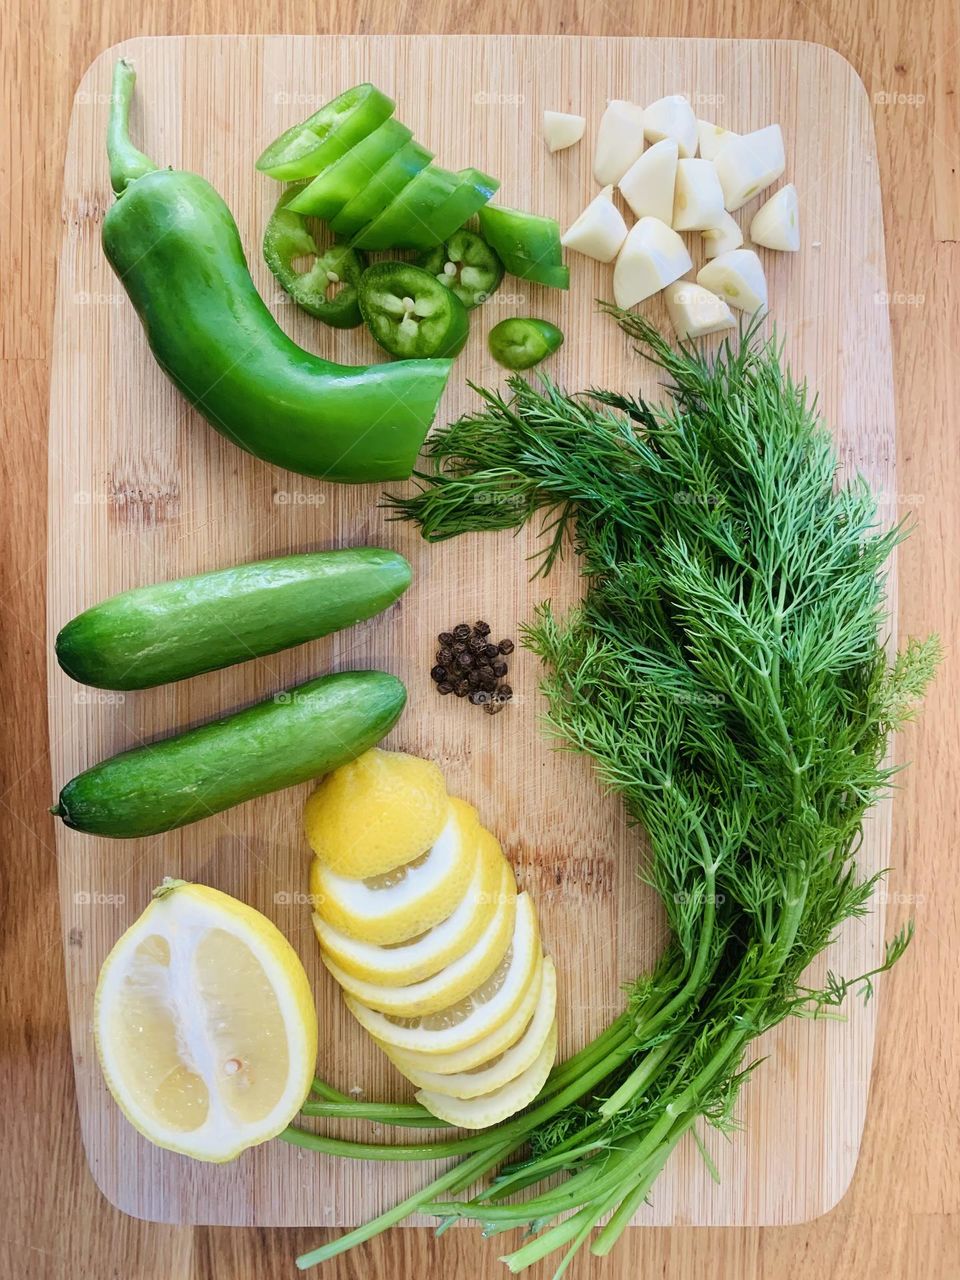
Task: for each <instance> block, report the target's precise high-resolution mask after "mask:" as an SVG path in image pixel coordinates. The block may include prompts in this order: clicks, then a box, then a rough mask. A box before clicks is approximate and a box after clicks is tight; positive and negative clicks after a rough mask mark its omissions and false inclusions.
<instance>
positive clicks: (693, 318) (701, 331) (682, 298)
mask: <svg viewBox="0 0 960 1280" xmlns="http://www.w3.org/2000/svg"><path fill="white" fill-rule="evenodd" d="M663 300H664V302H665V303H666V304H667V314H668V315H669V317H670V323H671V324H672V325H673V327H674V329H675V330H676V334H677V337H678V338H680V339H681V341H682V340H684V339H685V338H703V337H705V336H706V334H708V333H720V332H721V330H723V329H732V328H733V327H734V325H735V324H736V321H735V320H734V318H733V312H732V311H731V310H730V308H729V307H728V306H727V304H726V303H725V302H724V300H723V299H722V298H718V297H717V295H716V294H715V293H711V292H710V290H709V289H704V287H703V285H699V284H694V283H693V281H692V280H677V281H675V282H674V283H673V284H668V285H667V287H666V289H664V291H663Z"/></svg>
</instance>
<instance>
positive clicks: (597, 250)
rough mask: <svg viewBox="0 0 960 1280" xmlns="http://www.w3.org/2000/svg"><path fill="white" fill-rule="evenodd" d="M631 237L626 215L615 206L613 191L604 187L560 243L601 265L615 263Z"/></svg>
mask: <svg viewBox="0 0 960 1280" xmlns="http://www.w3.org/2000/svg"><path fill="white" fill-rule="evenodd" d="M626 236H627V224H626V223H625V222H624V220H623V214H622V213H621V212H620V210H619V209H618V208H617V206H616V205H615V204H614V203H613V187H612V186H610V187H604V188H603V190H602V191H601V192H600V194H599V195H598V196H597V197H596V198H595V199H593V200H591V201H590V203H589V204H588V205H587V207H586V208H585V209H584V211H583V213H581V214H580V216H579V218H577V219H576V221H575V222H573V223H572V224H571V226H570V229H569V230H568V231H565V232H564V234H563V235H562V236H561V237H560V243H561V244H562V245H563V246H564V247H565V248H567V249H573V250H574V252H575V253H583V254H585V255H586V256H587V257H588V258H595V259H596V261H597V262H612V261H613V260H614V258H615V257H616V256H617V253H618V252H619V250H620V246H621V245H622V244H623V242H624V240H625V239H626Z"/></svg>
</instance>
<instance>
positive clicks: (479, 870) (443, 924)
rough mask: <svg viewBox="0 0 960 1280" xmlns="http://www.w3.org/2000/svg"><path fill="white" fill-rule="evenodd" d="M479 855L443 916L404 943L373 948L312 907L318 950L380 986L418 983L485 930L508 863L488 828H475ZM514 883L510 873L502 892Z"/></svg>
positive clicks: (510, 891) (511, 890)
mask: <svg viewBox="0 0 960 1280" xmlns="http://www.w3.org/2000/svg"><path fill="white" fill-rule="evenodd" d="M478 851H479V857H478V859H477V865H476V867H475V868H474V873H473V879H472V880H471V881H470V883H469V885H468V886H467V891H466V893H465V894H464V895H463V897H462V898H461V899H460V901H459V902H458V903H457V905H456V907H455V908H454V910H453V912H452V913H451V914H450V915H449V916H447V918H446V920H441V921H440V923H439V924H438V925H434V927H433V928H432V929H428V930H427V932H426V933H421V934H420V935H418V936H417V937H415V938H411V939H410V941H409V942H402V943H398V944H397V945H396V946H392V947H378V946H377V945H376V943H373V942H361V941H360V940H359V939H358V938H350V937H348V936H347V935H346V934H345V933H341V932H340V930H339V929H335V928H334V927H333V925H331V924H328V923H327V921H326V920H324V919H323V918H322V916H320V915H319V914H318V913H317V912H316V911H315V912H314V913H313V927H314V930H315V932H316V935H317V940H318V941H319V943H320V947H321V949H322V950H323V951H324V953H325V954H326V955H327V956H329V957H330V959H331V960H333V962H334V963H335V964H336V965H338V966H339V968H340V969H341V970H342V971H343V972H344V973H348V974H350V975H351V977H354V978H359V979H360V980H361V981H363V982H376V983H379V984H380V985H381V986H384V987H404V986H409V985H410V984H411V983H413V982H422V981H423V979H424V978H430V977H432V976H433V974H435V973H439V972H440V970H441V969H443V968H444V967H445V966H446V965H448V964H450V963H451V962H452V961H454V960H456V959H458V958H459V957H460V956H462V955H464V954H465V953H466V952H467V951H469V950H470V948H471V947H472V946H473V944H474V943H475V942H476V941H477V939H478V938H479V937H480V935H481V934H482V933H483V931H484V929H486V927H487V925H488V924H489V923H490V921H491V920H492V918H493V913H494V912H495V911H496V909H497V907H498V905H499V901H500V894H501V892H502V890H501V888H500V877H501V873H502V870H503V868H504V867H505V866H506V867H509V863H507V862H506V860H505V859H504V857H503V855H502V852H501V850H500V845H499V843H498V842H497V840H496V839H495V838H494V837H493V836H491V835H490V832H489V831H482V832H481V833H480V842H479V850H478ZM516 892H517V882H516V880H515V879H514V878H513V873H512V871H511V873H510V879H509V883H508V885H507V893H508V894H509V895H510V896H515V895H516Z"/></svg>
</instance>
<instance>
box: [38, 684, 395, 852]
mask: <svg viewBox="0 0 960 1280" xmlns="http://www.w3.org/2000/svg"><path fill="white" fill-rule="evenodd" d="M406 700H407V691H406V689H405V687H404V685H403V683H402V682H401V681H400V680H398V679H397V678H396V676H392V675H387V674H386V673H385V672H383V671H346V672H340V673H337V674H336V675H329V676H321V677H320V678H319V679H318V680H311V681H308V682H307V683H306V684H301V685H297V686H296V687H295V688H293V689H289V690H287V691H286V692H284V693H280V694H276V695H275V696H274V697H273V698H270V699H267V700H266V701H265V702H259V703H257V704H256V705H255V706H252V707H248V708H247V709H246V710H244V711H239V712H237V713H236V714H235V715H232V716H228V717H227V718H226V719H223V720H216V721H212V722H210V723H208V724H204V725H200V726H199V727H198V728H196V729H189V730H188V731H187V732H186V733H181V734H177V735H176V736H175V737H172V738H165V739H162V740H161V741H159V742H154V743H150V744H149V745H147V746H145V747H136V748H135V749H134V750H132V751H124V752H122V753H121V754H120V755H116V756H111V757H110V758H109V759H107V760H103V761H101V762H100V764H97V765H94V766H93V768H92V769H87V770H86V771H85V772H84V773H81V774H78V775H77V776H76V777H75V778H73V779H71V781H70V782H68V783H67V785H66V786H65V787H64V788H63V790H62V791H61V792H60V800H59V804H57V805H56V806H55V807H54V809H53V810H52V812H53V813H54V814H56V815H57V816H58V817H60V818H61V819H62V820H63V822H64V823H65V824H66V825H67V826H68V827H72V828H73V829H74V830H75V831H84V832H87V833H89V834H91V835H100V836H114V837H117V838H119V839H132V838H135V837H138V836H151V835H157V834H159V833H160V832H162V831H173V830H174V829H175V828H177V827H182V826H185V825H186V824H187V823H190V822H197V821H198V820H199V819H201V818H206V817H209V816H210V815H211V814H214V813H220V812H222V811H223V810H224V809H229V808H231V807H232V806H233V805H236V804H241V803H243V801H245V800H252V799H254V798H255V797H256V796H262V795H266V794H267V793H268V792H270V791H279V790H281V789H282V788H284V787H292V786H296V785H297V783H300V782H307V781H309V780H310V779H311V778H318V777H321V776H322V775H323V774H325V773H329V772H330V771H331V770H332V769H336V768H338V767H339V766H340V765H342V764H347V763H348V762H349V761H350V760H354V759H356V757H357V756H359V755H362V754H363V752H364V751H367V750H369V748H370V747H373V746H376V744H377V743H378V742H379V741H380V740H381V738H383V737H384V736H385V735H386V734H387V733H389V731H390V729H392V728H393V726H394V725H395V724H396V722H397V720H398V719H399V717H400V713H401V712H402V710H403V708H404V704H405V703H406Z"/></svg>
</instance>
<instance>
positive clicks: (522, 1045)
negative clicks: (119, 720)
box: [304, 749, 557, 1129]
mask: <svg viewBox="0 0 960 1280" xmlns="http://www.w3.org/2000/svg"><path fill="white" fill-rule="evenodd" d="M304 825H305V828H306V833H307V838H308V839H309V841H310V844H311V847H312V848H313V851H314V855H315V856H314V860H313V866H312V869H311V873H310V892H311V897H312V901H313V903H314V907H315V911H314V916H313V922H314V928H315V929H316V932H317V938H318V939H319V942H320V948H321V952H322V956H323V962H324V964H325V965H326V966H327V968H328V969H329V970H330V972H331V973H332V974H333V976H334V978H336V980H337V982H338V983H339V984H340V986H341V987H342V988H343V992H344V998H345V1000H346V1002H347V1005H348V1006H349V1008H350V1011H351V1013H352V1014H353V1015H354V1017H355V1018H356V1019H357V1021H358V1022H359V1023H360V1024H361V1025H362V1026H363V1027H365V1028H366V1030H367V1031H369V1032H370V1034H371V1035H372V1036H373V1037H374V1038H375V1039H376V1041H377V1043H378V1044H379V1045H380V1047H381V1048H382V1049H383V1050H384V1052H385V1053H386V1054H387V1055H388V1057H389V1058H390V1059H391V1061H392V1062H393V1063H394V1064H395V1065H396V1066H397V1068H398V1069H399V1070H400V1071H401V1072H402V1073H403V1074H404V1075H405V1076H406V1077H407V1079H408V1080H411V1081H412V1082H413V1083H414V1084H415V1085H417V1086H418V1089H419V1092H418V1093H417V1099H418V1101H419V1102H420V1103H421V1104H422V1105H423V1106H424V1107H426V1108H427V1110H428V1111H430V1112H431V1113H432V1114H433V1115H435V1116H437V1117H438V1119H441V1120H444V1121H446V1122H447V1123H449V1124H455V1125H459V1126H461V1127H463V1128H465V1129H483V1128H486V1127H487V1126H488V1125H492V1124H497V1123H498V1122H499V1121H501V1120H503V1119H505V1118H506V1117H507V1116H510V1115H513V1114H514V1112H516V1111H519V1110H521V1109H522V1108H523V1107H525V1106H527V1105H528V1104H529V1103H530V1102H532V1101H533V1099H534V1098H535V1097H536V1095H537V1094H538V1093H539V1092H540V1089H541V1088H542V1086H543V1084H544V1081H545V1080H546V1078H547V1076H548V1074H549V1072H550V1068H551V1067H552V1066H553V1062H554V1058H555V1056H556V1050H557V1027H556V1018H555V1014H556V1002H557V983H556V974H555V972H554V967H553V963H552V961H551V960H550V959H549V957H547V956H544V955H543V952H542V950H541V947H540V928H539V924H538V921H537V913H536V908H535V907H534V905H533V902H532V901H531V899H530V896H529V894H527V893H518V892H517V885H516V881H515V879H514V876H513V871H512V870H511V867H510V864H509V863H508V862H507V860H506V858H505V857H504V855H503V850H502V849H501V847H500V844H499V842H498V841H497V839H496V837H495V836H493V835H492V834H491V833H490V832H489V831H486V830H484V828H483V827H481V825H480V821H479V818H478V816H477V812H476V810H475V809H474V808H473V807H472V806H471V805H469V804H466V803H465V802H464V801H463V800H457V799H455V798H454V797H452V796H449V795H448V794H447V788H446V784H445V782H444V779H443V774H442V773H441V772H440V770H439V769H438V768H437V766H436V765H435V764H432V763H430V762H429V761H427V760H421V759H419V758H418V757H416V756H410V755H404V754H401V753H398V752H387V751H380V750H378V749H374V750H372V751H368V752H367V753H366V754H365V755H363V756H360V757H359V759H357V760H354V761H353V762H352V763H351V764H348V765H344V766H343V768H341V769H338V770H336V771H335V772H334V773H332V774H330V775H328V776H327V777H326V778H325V779H324V780H323V782H321V783H320V785H319V787H318V788H317V789H316V791H314V793H313V795H312V796H311V797H310V799H309V800H308V801H307V805H306V809H305V811H304Z"/></svg>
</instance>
